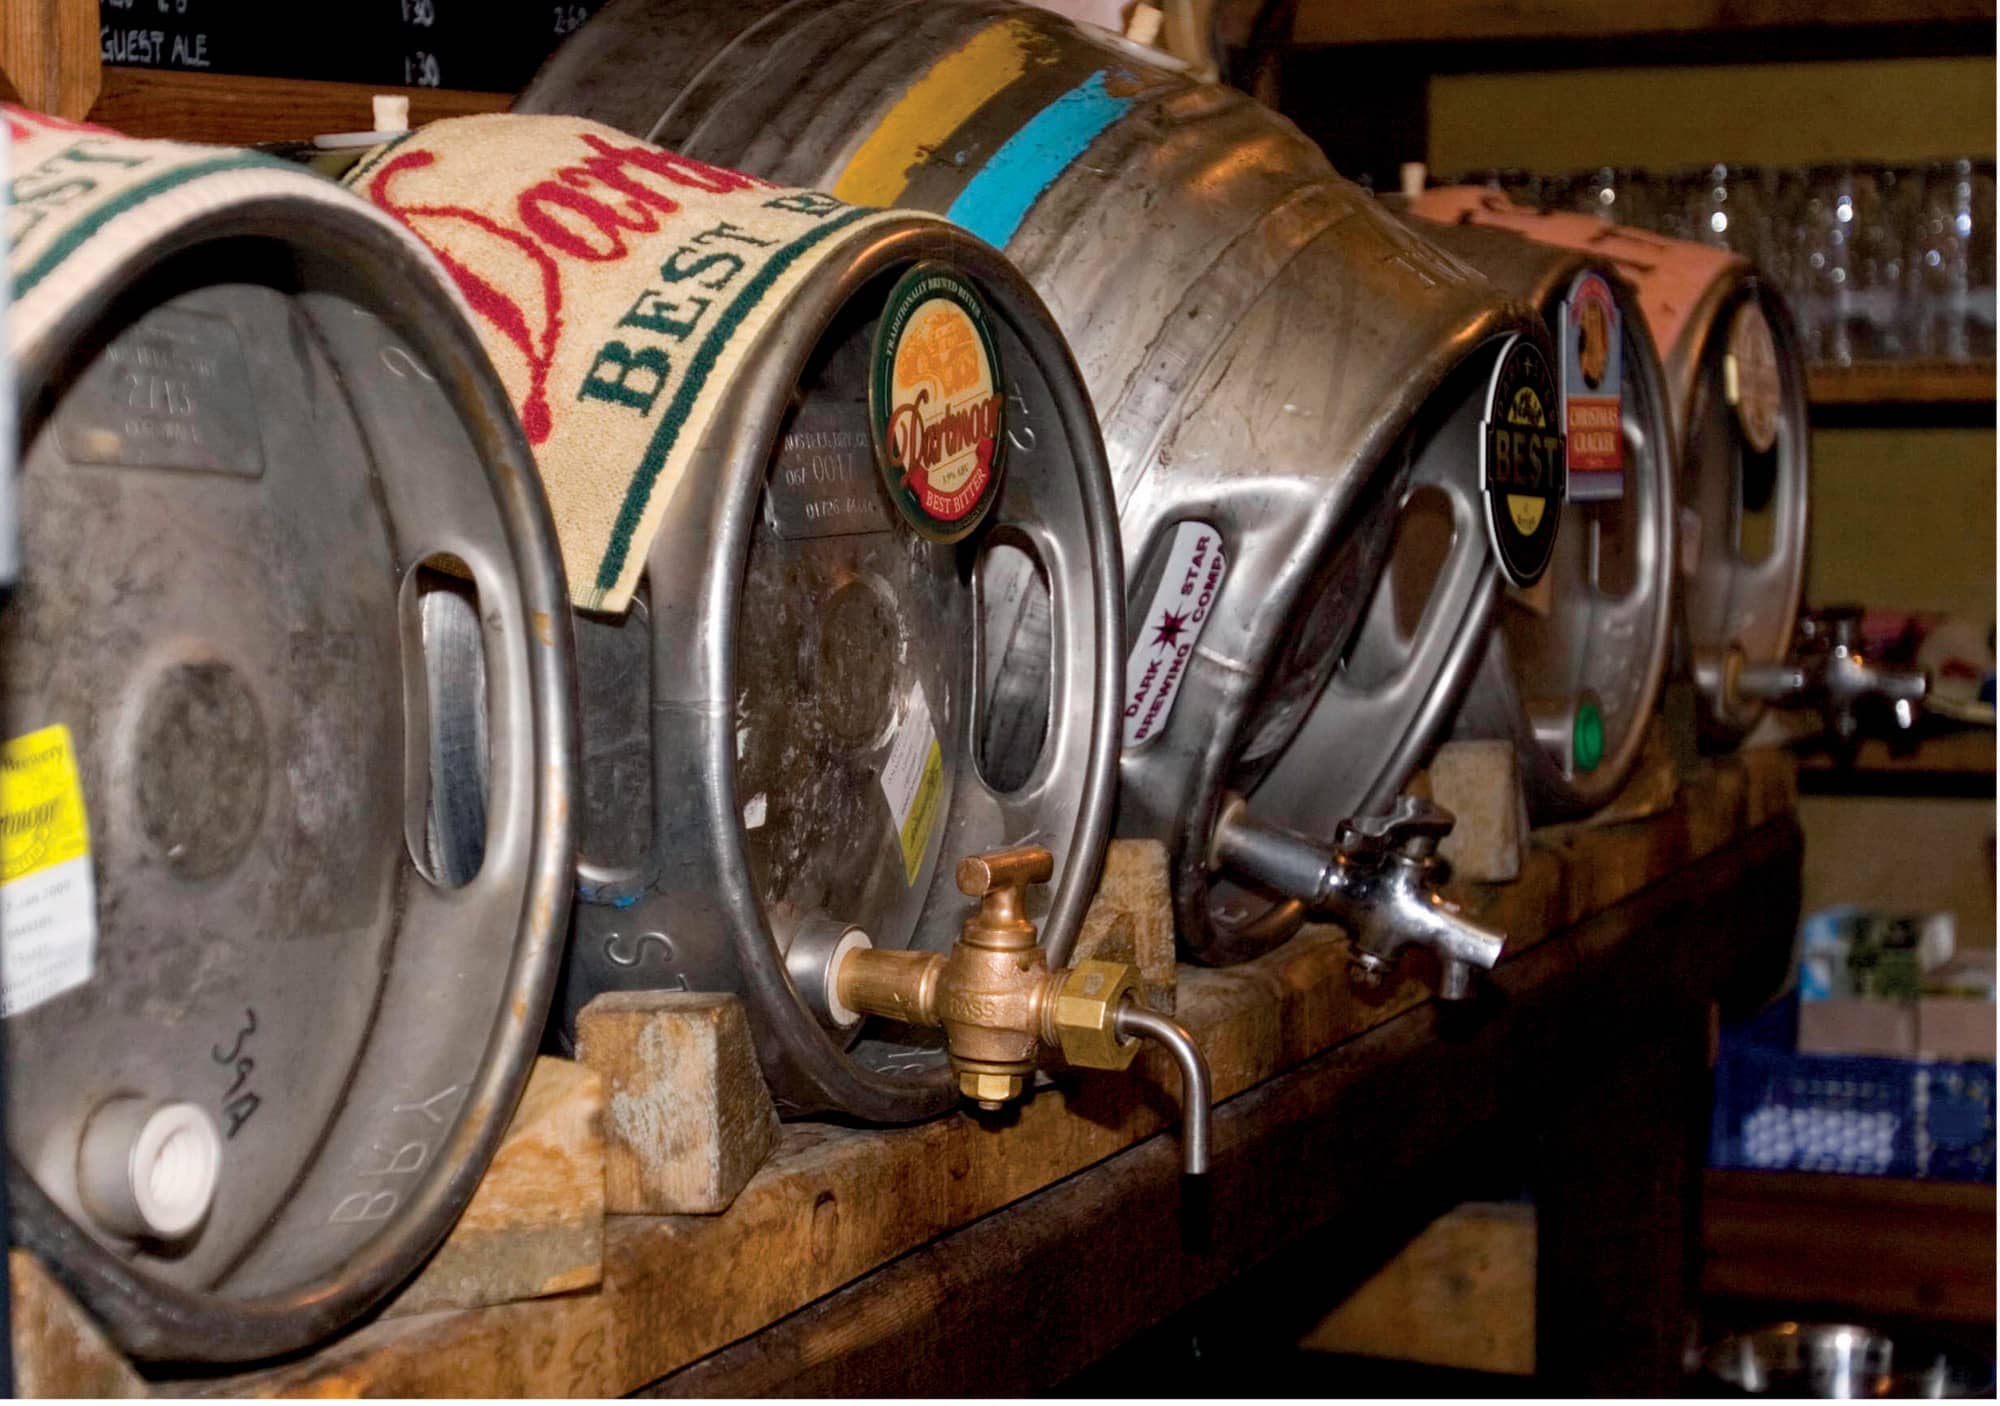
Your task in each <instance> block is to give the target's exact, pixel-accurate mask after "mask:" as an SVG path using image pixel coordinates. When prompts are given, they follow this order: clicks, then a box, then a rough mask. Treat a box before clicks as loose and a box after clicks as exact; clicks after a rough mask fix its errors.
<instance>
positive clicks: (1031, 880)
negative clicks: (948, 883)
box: [958, 845, 1056, 950]
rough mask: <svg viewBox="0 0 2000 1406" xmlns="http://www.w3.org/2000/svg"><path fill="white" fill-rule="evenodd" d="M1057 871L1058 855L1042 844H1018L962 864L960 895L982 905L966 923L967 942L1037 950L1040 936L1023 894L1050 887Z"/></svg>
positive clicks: (978, 945) (959, 865) (988, 946)
mask: <svg viewBox="0 0 2000 1406" xmlns="http://www.w3.org/2000/svg"><path fill="white" fill-rule="evenodd" d="M1055 871H1056V860H1055V856H1054V855H1052V854H1050V853H1049V852H1048V850H1046V849H1045V848H1043V847H1042V846H1041V845H1016V846H1015V847H1014V848H1012V849H996V850H989V851H988V852H987V853H985V854H974V855H968V856H967V857H966V858H964V859H961V860H959V861H958V891H959V892H960V893H962V894H965V895H966V896H967V897H968V898H976V899H978V900H979V911H978V912H976V913H974V914H973V915H972V916H971V917H969V918H967V919H966V920H965V925H964V927H963V929H962V930H961V931H962V934H963V940H964V941H966V942H969V943H972V944H973V945H974V946H977V947H987V948H999V949H1002V950H1014V949H1025V948H1029V947H1033V946H1035V944H1036V940H1037V934H1036V932H1035V925H1034V923H1033V922H1032V921H1030V920H1029V918H1028V901H1027V894H1026V893H1025V892H1023V890H1025V889H1026V888H1027V886H1028V885H1029V884H1045V883H1047V882H1048V881H1049V879H1050V877H1051V876H1052V875H1053V874H1054V873H1055Z"/></svg>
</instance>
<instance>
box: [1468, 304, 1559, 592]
mask: <svg viewBox="0 0 2000 1406" xmlns="http://www.w3.org/2000/svg"><path fill="white" fill-rule="evenodd" d="M1566 479H1567V472H1566V469H1565V465H1564V459H1563V434H1562V399H1561V395H1560V393H1559V392H1558V391H1557V389H1556V378H1555V373H1554V372H1553V371H1551V370H1550V369H1549V359H1548V358H1547V357H1546V356H1544V355H1543V354H1542V349H1541V348H1540V347H1539V346H1537V345H1535V344H1534V343H1533V342H1531V341H1528V340H1527V339H1526V338H1524V337H1521V336H1519V335H1516V336H1515V337H1514V338H1512V339H1511V340H1510V341H1509V342H1508V343H1507V345H1506V347H1505V348H1504V349H1503V350H1502V351H1501V353H1500V359H1499V361H1498V362H1496V363H1495V364H1494V367H1493V379H1492V381H1491V382H1489V383H1488V385H1487V388H1486V419H1485V420H1484V422H1483V423H1482V424H1481V426H1480V436H1479V486H1480V490H1481V494H1482V496H1483V497H1484V498H1485V500H1486V533H1487V536H1488V537H1489V538H1490V539H1491V541H1492V543H1493V554H1494V556H1496V557H1497V558H1499V561H1500V569H1501V571H1503V572H1504V573H1506V576H1507V579H1508V581H1510V582H1512V583H1513V584H1514V585H1516V586H1521V587H1527V586H1532V585H1534V584H1535V582H1537V581H1539V580H1540V579H1541V576H1542V573H1543V572H1544V571H1546V570H1548V566H1549V558H1550V556H1552V555H1553V554H1554V552H1555V545H1556V523H1557V521H1558V520H1559V519H1560V518H1561V517H1562V505H1563V497H1564V494H1565V493H1566V492H1567V489H1568V484H1567V482H1566Z"/></svg>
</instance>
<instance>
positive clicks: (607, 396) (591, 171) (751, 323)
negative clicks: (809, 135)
mask: <svg viewBox="0 0 2000 1406" xmlns="http://www.w3.org/2000/svg"><path fill="white" fill-rule="evenodd" d="M347 182H348V184H349V185H350V186H351V187H352V188H353V189H355V190H357V191H359V192H360V193H361V194H363V195H365V196H366V197H367V198H368V199H370V200H372V201H373V202H374V203H375V204H376V205H378V206H380V207H381V208H382V209H384V210H386V211H388V212H389V213H390V214H391V215H393V216H395V217H396V218H397V219H399V220H401V221H402V222H403V223H405V224H406V225H408V226H409V227H410V229H412V230H413V231H415V232H416V234H417V235H418V236H419V237H420V238H421V239H423V240H424V242H425V243H427V244H429V245H430V246H431V248H432V249H433V250H435V251H436V252H437V254H438V256H439V257H440V258H441V259H442V260H443V261H444V263H445V266H446V267H447V268H448V269H449V270H450V271H451V274H452V277H453V278H454V279H455V280H456V281H457V283H458V285H459V288H460V291H462V292H463V293H464V294H465V296H466V299H467V300H468V301H469V302H470V303H471V305H472V307H473V310H474V314H475V317H476V321H477V326H478V328H479V333H480V336H481V338H482V340H483V341H484V342H485V344H486V347H487V350H488V352H489V353H490V354H491V356H492V357H493V361H494V364H495V365H496V367H497V368H498V370H499V372H500V376H501V379H502V380H503V381H504V382H505V383H506V386H507V389H508V392H509V394H510V395H511V396H512V398H513V401H514V405H515V408H516V409H517V410H518V411H519V412H520V415H521V423H522V426H523V428H525V429H526V431H527V434H528V440H529V443H530V444H531V445H533V446H534V449H535V456H536V463H537V465H538V466H539V468H540V470H541V475H542V483H543V487H544V488H545V489H546V490H547V492H548V495H549V502H550V506H551V508H552V510H553V512H554V514H555V519H556V529H557V532H558V534H559V535H560V537H561V539H562V550H563V564H564V566H565V567H566V568H567V570H568V572H569V581H570V597H571V599H572V600H573V601H574V602H575V604H577V605H578V606H581V607H583V608H585V609H590V610H607V611H622V610H623V609H624V608H625V607H626V605H627V604H628V603H629V602H630V601H631V599H632V593H633V591H634V590H635V589H636V587H637V586H638V582H639V576H640V573H641V572H642V571H643V570H644V567H645V564H646V552H647V548H648V546H649V545H650V543H651V541H652V538H653V535H654V532H655V530H656V529H657V527H658V525H659V521H660V516H661V513H662V512H663V511H664V510H665V506H666V503H667V500H668V499H669V497H670V496H671V495H672V493H673V490H674V488H675V486H676V485H677V484H678V483H679V482H680V480H681V479H682V477H683V476H684V475H685V474H686V473H687V470H688V465H689V464H690V463H691V462H692V460H693V458H694V456H695V454H696V452H697V451H698V450H699V448H700V446H701V443H702V438H703V436H704V434H705V433H706V432H707V431H708V429H709V427H710V425H711V424H712V423H713V422H714V419H715V415H716V411H717V409H718V407H719V405H720V404H721V401H722V398H723V393H724V391H725V389H726V388H727V387H728V385H729V384H730V380H731V377H732V376H733V375H734V374H735V371H736V368H738V367H739V366H741V365H743V364H744V363H745V362H746V361H747V360H749V359H750V358H751V356H752V353H753V349H754V347H755V346H756V343H757V341H758V338H759V335H760V334H761V333H762V332H763V331H764V329H765V328H767V327H769V326H771V325H773V323H774V322H776V321H778V320H780V319H781V315H782V313H783V311H784V309H785V307H786V304H787V301H788V299H789V298H790V297H791V296H792V294H793V293H794V291H795V290H796V289H797V288H798V287H799V286H800V284H801V283H802V282H803V280H804V279H805V277H806V275H807V274H808V273H809V272H810V271H811V270H812V269H813V268H814V267H816V266H817V265H818V264H819V263H820V262H821V261H822V260H825V259H827V258H832V257H843V256H845V255H847V254H850V253H851V252H852V245H851V244H849V243H847V242H846V241H845V240H843V239H837V238H835V237H834V236H836V235H843V234H851V233H853V232H854V231H856V230H857V229H859V228H862V227H865V226H866V225H868V224H870V223H873V222H878V221H882V220H887V219H891V218H904V216H902V215H898V214H895V213H893V212H886V211H876V210H869V209H865V208H863V207H860V206H854V205H849V204H846V203H845V202H843V201H841V200H837V199H835V198H834V197H833V196H830V195H822V194H820V193H818V192H815V191H808V190H790V189H785V188H782V187H778V186H773V185H769V184H767V183H765V182H763V181H760V180H757V179H755V178H754V177H750V176H745V175H740V174H738V173H737V172H734V171H728V170H724V169H723V168H721V167H718V166H710V165H708V164H706V163H704V162H700V161H695V160H691V159H689V158H687V157H683V156H678V155H676V154H674V153H673V152H670V151H666V150H663V149H661V148H659V147H656V146H652V145H649V144H647V143H645V142H640V141H635V140H634V139H633V138H631V137H629V136H626V135H625V134H623V133H621V132H617V131H614V130H613V129H612V128H609V127H605V126H602V125H600V124H598V123H595V122H586V121H582V120H579V119H575V118H566V117H519V116H498V115H496V116H489V117H464V118H456V119H453V120H450V121H445V122H437V123H433V124H431V125H430V126H428V127H425V128H424V129H423V130H422V131H420V132H417V133H415V134H413V135H411V136H409V137H406V138H403V139H401V140H399V141H397V142H394V143H391V144H389V145H387V146H385V147H383V148H382V149H380V150H378V151H376V152H374V153H371V155H370V156H369V157H368V159H367V160H366V161H364V162H362V163H361V164H360V165H359V166H357V167H356V168H355V169H354V170H353V171H352V172H350V173H349V175H348V176H347Z"/></svg>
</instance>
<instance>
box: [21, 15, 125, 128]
mask: <svg viewBox="0 0 2000 1406" xmlns="http://www.w3.org/2000/svg"><path fill="white" fill-rule="evenodd" d="M98 52H99V51H98V14H97V0H6V3H5V4H0V80H4V81H5V83H6V86H7V89H8V91H9V92H10V93H11V95H12V96H13V97H14V99H15V100H16V101H17V102H19V103H20V104H21V105H22V106H24V107H32V108H34V109H36V110H37V111H39V112H46V113H50V114H52V115H53V116H56V117H67V118H69V119H70V120H71V121H76V120H78V119H80V118H82V117H83V115H84V114H85V113H87V112H89V111H90V106H91V104H92V103H94V102H96V101H97V90H98V86H99V85H100V84H101V83H102V82H103V72H104V71H103V67H102V65H101V63H100V62H99V58H98Z"/></svg>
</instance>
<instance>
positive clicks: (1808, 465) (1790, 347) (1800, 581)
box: [1412, 186, 1812, 748]
mask: <svg viewBox="0 0 2000 1406" xmlns="http://www.w3.org/2000/svg"><path fill="white" fill-rule="evenodd" d="M1412 210H1413V213H1415V214H1418V215H1420V216H1422V217H1423V218H1425V219H1429V220H1439V221H1444V222H1448V223H1458V222H1467V223H1472V224H1479V225H1492V226H1497V227H1500V228H1504V229H1510V230H1513V231H1515V232H1516V233H1519V234H1523V235H1525V236H1527V237H1528V238H1530V239H1534V240H1536V241H1538V242H1540V243H1544V244H1550V245H1554V246H1557V247H1561V248H1566V249H1575V250H1580V251H1583V252H1586V253H1589V254H1591V255H1593V256H1595V257H1597V258H1600V259H1604V260H1607V261H1609V262H1610V263H1611V264H1612V266H1613V267H1615V268H1616V269H1617V270H1618V271H1619V272H1620V273H1621V274H1623V275H1624V276H1625V277H1626V278H1627V279H1628V280H1629V281H1630V282H1631V284H1632V286H1633V288H1634V289H1635V290H1636V292H1637V293H1638V298H1639V307H1640V309H1641V310H1642V311H1643V312H1644V313H1645V316H1646V323H1647V326H1648V328H1649V329H1650V330H1651V332H1652V334H1653V342H1654V344H1655V345H1656V346H1657V347H1658V348H1659V352H1660V359H1661V362H1662V364H1663V366H1664V368H1665V371H1666V380H1667V394H1668V398H1669V401H1670V404H1671V406H1672V412H1673V423H1674V431H1675V441H1676V460H1677V463H1678V466H1679V473H1678V478H1677V482H1676V487H1675V495H1676V501H1677V503H1678V520H1677V522H1676V524H1675V529H1676V533H1677V536H1678V542H1677V546H1676V556H1677V557H1678V560H1679V566H1680V578H1679V582H1678V586H1679V591H1680V600H1681V613H1682V630H1681V634H1680V648H1679V650H1678V651H1677V652H1678V653H1679V654H1680V655H1681V656H1682V657H1681V660H1680V662H1679V665H1678V667H1680V668H1682V669H1684V670H1685V671H1686V672H1687V673H1690V674H1692V676H1693V678H1694V681H1695V684H1696V685H1697V690H1698V698H1699V701H1700V724H1701V731H1702V738H1703V741H1704V742H1705V744H1706V745H1708V746H1710V747H1713V748H1728V747H1733V746H1735V745H1736V744H1737V743H1738V742H1741V741H1742V740H1743V739H1744V738H1745V737H1747V736H1749V734H1750V732H1751V730H1752V729H1753V728H1755V727H1756V725H1757V722H1758V720H1759V719H1760V718H1761V717H1762V716H1763V714H1764V706H1765V705H1764V704H1763V703H1762V702H1760V701H1758V699H1757V698H1755V697H1753V696H1749V694H1748V692H1747V691H1745V690H1742V689H1739V688H1738V686H1737V685H1738V682H1739V680H1741V679H1742V678H1743V677H1744V676H1745V674H1746V673H1750V674H1757V673H1765V672H1769V671H1771V670H1773V669H1774V668H1775V667H1776V666H1779V665H1783V664H1784V663H1785V662H1786V660H1787V656H1788V655H1789V653H1790V651H1791V647H1792V634H1793V628H1794V626H1795V625H1796V623H1797V621H1798V614H1799V600H1800V596H1801V594H1802V592H1803V590H1804V587H1805V553H1806V518H1807V510H1808V503H1809V493H1810V483H1811V470H1812V459H1811V450H1812V445H1811V433H1810V428H1809V426H1808V424H1807V417H1806V381H1805V360H1804V356H1803V353H1802V351H1801V347H1800V343H1799V337H1798V332H1797V329H1796V327H1795V325H1794V323H1793V321H1792V317H1791V312H1790V310H1789V309H1788V308H1787V307H1786V306H1785V303H1784V300H1783V299H1782V298H1781V297H1779V295H1778V294H1777V292H1776V291H1775V290H1774V289H1773V288H1772V287H1771V286H1770V284H1769V283H1767V282H1766V281H1765V280H1764V279H1763V277H1762V276H1761V275H1759V274H1758V272H1757V271H1756V269H1755V268H1754V267H1753V266H1752V265H1751V264H1750V263H1749V262H1748V261H1746V260H1745V259H1743V258H1741V257H1739V256H1738V255H1735V254H1731V253H1729V252H1727V251H1725V250H1721V249H1714V248H1711V247H1709V246H1708V245H1705V244H1695V243H1691V242H1689V241H1686V240H1678V239H1668V238H1666V237H1664V236H1662V235H1657V234H1651V233H1648V232H1647V231H1645V230H1637V229H1630V228H1627V227H1625V226H1622V225H1613V224H1608V223H1606V222H1605V221H1602V220H1599V219H1596V218H1594V217H1593V216H1590V215H1578V214H1571V213H1566V212H1561V211H1548V212H1543V213H1537V212H1535V211H1533V210H1527V209H1523V208H1521V207H1519V206H1515V205H1512V204H1510V203H1508V202H1507V201H1505V200H1504V199H1499V198H1496V196H1495V194H1494V192H1492V191H1490V190H1484V189H1481V188H1478V187H1472V186H1451V187H1441V188H1438V189H1434V190H1429V191H1426V192H1424V194H1423V195H1422V196H1421V197H1419V198H1418V199H1417V200H1416V201H1415V202H1413V205H1412Z"/></svg>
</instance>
